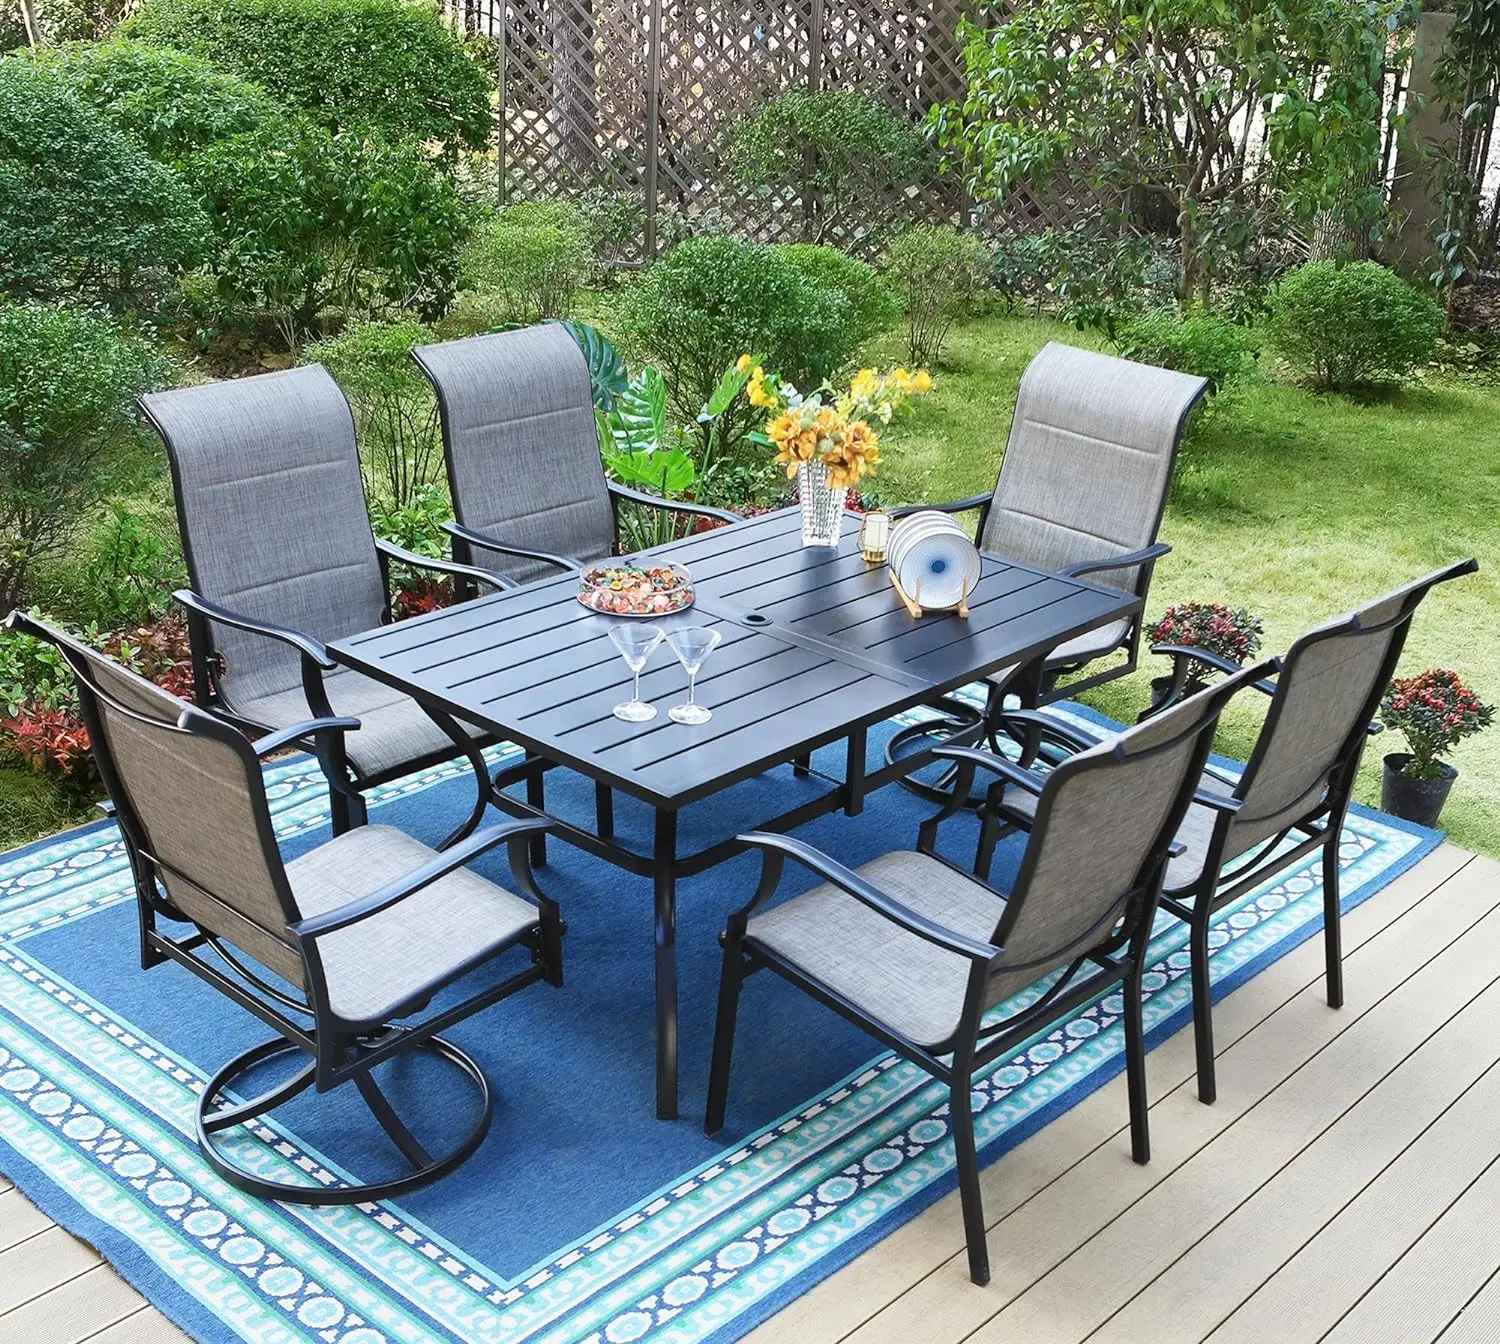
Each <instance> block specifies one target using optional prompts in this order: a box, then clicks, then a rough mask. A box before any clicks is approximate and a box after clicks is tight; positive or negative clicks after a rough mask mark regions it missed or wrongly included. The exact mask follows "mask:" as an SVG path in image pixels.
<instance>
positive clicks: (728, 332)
mask: <svg viewBox="0 0 1500 1344" xmlns="http://www.w3.org/2000/svg"><path fill="white" fill-rule="evenodd" d="M618 316H619V326H620V329H621V334H622V335H623V336H624V337H625V339H626V340H627V342H628V343H629V344H630V345H632V346H633V347H634V348H635V350H636V352H637V353H638V354H640V355H641V356H643V357H644V358H646V359H649V360H650V361H651V362H652V363H653V364H655V365H656V366H657V367H658V368H659V369H660V370H661V372H662V374H663V375H664V376H665V378H666V382H667V394H668V398H669V400H670V402H671V405H672V409H673V412H674V413H675V414H676V416H677V417H678V419H679V420H681V421H683V422H684V423H686V424H693V423H694V422H695V421H696V420H697V418H698V413H699V411H700V410H702V408H703V407H704V405H705V404H706V403H707V402H708V400H709V398H710V397H711V396H712V395H713V392H714V389H715V388H716V387H717V386H718V384H719V380H720V378H721V377H722V376H723V373H724V370H725V368H726V367H727V366H728V365H730V364H732V363H733V362H734V361H735V360H736V359H738V358H739V356H740V355H742V354H745V353H746V352H753V353H755V354H757V355H759V356H761V357H762V358H763V359H764V360H765V363H766V367H767V368H769V369H774V370H776V371H777V372H778V373H780V374H782V375H783V376H784V377H787V378H790V379H791V380H792V382H794V383H795V384H796V385H797V386H798V387H801V388H806V389H809V390H810V389H811V388H813V387H816V386H817V385H818V384H819V383H821V382H822V381H823V380H824V379H826V378H830V377H832V376H833V375H834V374H835V373H837V372H838V370H839V369H840V368H841V367H842V366H843V365H844V364H845V362H846V361H847V360H848V358H849V356H850V354H851V353H852V352H853V348H854V342H853V340H852V332H851V327H852V324H851V322H850V309H849V304H848V302H847V301H846V300H845V299H844V298H843V296H842V295H838V294H832V293H829V292H828V291H826V290H824V289H821V288H819V287H818V286H817V285H814V284H812V283H810V282H809V281H808V280H807V279H805V278H804V277H803V275H802V273H801V272H800V271H799V270H798V269H797V267H796V266H794V265H793V264H792V263H791V262H790V261H789V260H788V259H787V258H786V257H785V256H784V255H783V254H782V253H780V252H778V251H777V250H776V249H775V248H772V247H767V246H765V245H763V244H760V243H744V242H740V241H739V240H738V239H736V238H690V239H688V241H687V242H685V243H679V244H678V245H677V246H676V247H674V248H673V249H672V250H671V251H670V252H669V253H667V255H666V256H665V257H664V258H663V259H662V260H661V261H659V262H657V264H656V265H654V266H652V267H651V268H650V269H649V270H648V271H646V272H645V274H644V275H642V276H641V278H640V279H639V280H638V281H637V282H636V283H635V284H634V285H633V286H632V287H631V288H630V289H629V290H628V291H627V292H626V294H625V296H624V299H623V300H622V302H621V304H620V309H619V315H618ZM747 414H748V412H747ZM729 437H730V438H734V437H736V436H735V435H734V434H732V433H731V434H730V436H729Z"/></svg>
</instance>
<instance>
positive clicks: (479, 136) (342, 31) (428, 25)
mask: <svg viewBox="0 0 1500 1344" xmlns="http://www.w3.org/2000/svg"><path fill="white" fill-rule="evenodd" d="M121 31H122V33H124V34H125V35H127V36H129V37H133V38H137V39H139V40H140V41H143V42H149V43H152V44H154V45H157V46H163V47H174V48H176V49H178V50H180V51H187V52H191V53H193V54H194V55H197V56H203V57H205V58H207V59H208V60H210V61H212V62H213V63H214V64H215V65H217V66H219V67H221V68H222V69H224V70H228V71H231V72H232V73H234V74H236V75H239V76H240V77H241V78H243V79H248V80H253V81H254V82H255V83H257V84H259V85H261V86H262V87H263V88H265V89H266V90H267V91H268V92H269V93H271V94H273V95H275V96H276V97H277V98H281V99H284V100H285V101H286V102H288V103H290V104H292V105H293V106H294V107H297V108H301V109H302V110H303V111H304V112H306V114H307V115H308V116H310V117H312V118H314V119H315V120H317V121H318V122H320V123H321V124H322V125H324V126H325V127H327V128H328V129H329V130H330V131H345V130H359V131H361V132H366V131H374V132H376V133H378V134H381V135H384V136H387V137H390V138H395V139H401V138H408V137H409V138H411V139H414V140H418V141H422V142H425V143H431V144H436V145H439V146H441V147H442V150H443V152H444V153H445V154H446V155H448V156H449V157H451V156H453V155H454V154H456V153H457V151H458V150H460V149H464V148H468V149H483V148H484V146H485V144H486V142H487V141H488V139H489V134H490V127H491V110H490V97H491V94H492V93H493V91H494V84H493V80H492V78H491V75H490V72H489V68H488V65H487V63H486V60H487V58H486V56H485V54H484V49H483V48H482V47H481V46H480V45H479V44H473V45H470V44H467V43H465V41H464V39H463V38H461V37H460V36H458V35H457V34H456V33H455V32H454V31H453V30H452V29H451V28H450V27H449V26H448V25H447V24H445V23H444V22H443V21H442V19H441V18H440V17H439V15H438V12H437V9H436V7H435V6H434V5H432V4H428V3H420V2H419V0H147V3H146V4H145V5H144V6H143V7H142V9H141V11H140V13H139V14H138V15H136V17H135V18H134V19H132V20H130V22H128V23H127V24H125V25H124V26H123V28H122V29H121Z"/></svg>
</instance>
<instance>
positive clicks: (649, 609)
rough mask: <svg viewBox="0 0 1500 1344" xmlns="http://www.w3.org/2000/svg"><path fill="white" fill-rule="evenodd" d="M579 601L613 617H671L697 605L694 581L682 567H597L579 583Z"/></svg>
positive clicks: (587, 570)
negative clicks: (694, 596)
mask: <svg viewBox="0 0 1500 1344" xmlns="http://www.w3.org/2000/svg"><path fill="white" fill-rule="evenodd" d="M578 600H579V601H580V602H582V603H583V605H584V606H586V607H590V608H592V609H593V610H594V611H602V612H604V613H605V614H606V615H609V616H667V615H670V614H671V613H672V612H674V611H686V610H687V608H689V607H690V606H692V605H693V581H692V579H691V578H689V577H688V572H687V570H685V569H683V568H682V567H681V566H680V565H653V566H651V567H650V568H642V567H640V566H637V565H595V566H593V567H592V568H590V569H586V570H584V572H583V577H582V578H581V579H580V580H579V582H578Z"/></svg>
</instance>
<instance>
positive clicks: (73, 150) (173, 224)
mask: <svg viewBox="0 0 1500 1344" xmlns="http://www.w3.org/2000/svg"><path fill="white" fill-rule="evenodd" d="M207 228H208V221H207V220H206V219H205V217H204V215H203V212H202V210H201V209H200V208H199V207H198V205H197V203H196V202H195V201H194V200H193V198H192V196H191V195H190V194H189V192H188V190H187V188H186V187H185V186H184V185H183V183H182V182H181V181H180V180H179V179H178V177H177V176H176V175H175V174H174V173H172V172H171V171H170V170H168V169H167V168H164V167H162V165H161V164H159V163H156V162H154V161H153V160H152V159H151V158H150V156H149V155H148V154H147V153H146V151H145V150H144V149H142V148H141V147H140V145H138V144H136V143H135V142H134V141H133V140H131V139H130V138H128V137H127V136H125V135H123V134H122V133H121V132H120V131H118V130H116V129H115V127H113V126H112V125H110V124H109V122H108V121H107V120H105V119H103V118H101V117H100V116H99V115H98V114H97V113H96V112H95V111H94V110H93V109H92V108H90V107H88V106H87V105H86V104H84V103H83V102H82V101H80V100H79V99H78V98H76V97H74V96H73V94H72V93H70V92H69V91H68V89H67V88H66V87H65V86H64V85H63V83H62V81H61V80H59V79H58V78H57V76H56V75H55V74H54V73H53V72H52V71H50V70H47V69H44V68H42V67H41V66H40V65H38V63H37V62H35V61H33V60H31V59H30V58H29V57H25V56H8V57H5V58H4V59H3V60H0V294H3V295H6V296H9V297H11V298H17V299H20V298H25V299H42V300H47V301H61V300H66V301H69V302H80V301H81V302H84V303H98V304H102V305H104V306H106V307H109V308H112V309H115V310H117V311H118V310H123V309H126V308H129V307H132V306H138V305H146V304H150V303H152V302H154V301H156V300H157V299H159V298H160V297H161V296H162V295H163V293H164V292H165V290H166V288H167V287H168V286H169V285H170V284H171V283H172V282H174V281H175V278H176V277H177V276H178V275H180V274H181V273H182V272H183V271H184V270H185V269H187V268H188V267H190V266H192V265H194V264H196V262H197V261H198V260H199V258H200V257H201V256H202V254H203V251H204V247H205V245H206V239H207Z"/></svg>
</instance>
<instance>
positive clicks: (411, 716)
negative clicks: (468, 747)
mask: <svg viewBox="0 0 1500 1344" xmlns="http://www.w3.org/2000/svg"><path fill="white" fill-rule="evenodd" d="M323 687H324V689H325V690H326V691H327V692H328V703H329V704H330V705H331V706H332V707H333V712H334V713H335V714H342V715H347V716H348V717H350V718H355V719H358V720H359V730H358V731H357V732H350V733H346V734H345V736H344V743H345V751H346V752H347V753H348V757H349V763H350V764H351V765H352V766H353V767H354V768H355V770H356V771H357V772H358V773H359V774H360V775H361V776H363V777H371V776H376V775H381V774H384V773H385V772H386V771H388V770H396V769H399V768H400V767H401V766H404V765H407V764H409V763H411V762H413V761H419V760H421V759H422V758H424V757H426V756H431V755H434V754H438V753H441V754H443V755H452V754H453V751H454V746H453V739H452V738H450V737H449V736H448V734H447V733H445V732H444V731H443V730H442V729H441V728H439V727H438V726H437V724H435V723H434V722H433V721H432V720H431V719H430V718H428V717H427V715H426V713H425V712H424V711H423V709H422V707H421V706H420V705H419V704H417V702H416V701H415V700H413V699H412V698H411V697H410V696H407V695H402V694H401V692H400V691H396V690H392V689H391V687H389V686H387V685H385V684H384V683H383V682H379V681H375V680H374V679H373V678H371V677H366V676H363V675H362V674H361V673H358V672H351V671H348V670H346V669H341V670H339V671H337V672H328V673H325V674H324V676H323ZM226 698H227V697H226ZM230 704H231V708H232V709H233V710H234V711H235V713H236V714H239V715H241V716H243V717H244V718H246V719H249V720H250V721H251V722H252V723H259V724H263V725H264V726H265V727H267V728H287V727H290V726H291V725H292V724H294V723H302V722H303V721H305V720H306V719H310V718H312V717H313V713H312V710H311V709H310V708H309V707H308V704H307V697H306V695H304V694H303V692H302V688H301V686H300V685H299V686H297V687H294V688H293V689H292V690H289V691H279V692H277V693H276V694H275V695H263V696H258V697H256V698H255V699H253V700H241V699H235V700H233V701H231V702H230ZM460 727H463V728H466V729H467V730H468V731H469V733H470V734H471V735H473V736H474V737H482V736H484V735H485V734H484V733H483V731H482V730H481V729H479V728H475V727H474V726H473V725H471V724H466V723H462V722H461V723H460Z"/></svg>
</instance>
